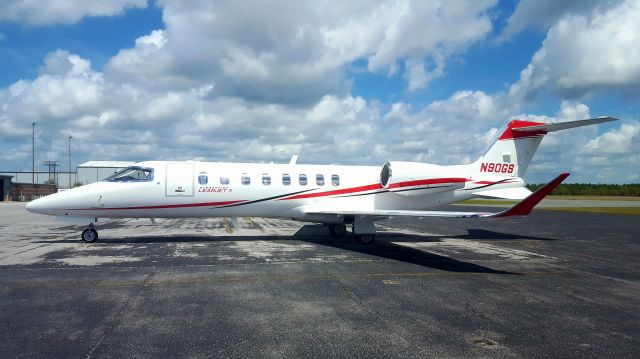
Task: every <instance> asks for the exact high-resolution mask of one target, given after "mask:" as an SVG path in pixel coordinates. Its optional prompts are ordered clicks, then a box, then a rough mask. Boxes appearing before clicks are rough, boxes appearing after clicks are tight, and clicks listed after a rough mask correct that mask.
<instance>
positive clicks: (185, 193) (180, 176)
mask: <svg viewBox="0 0 640 359" xmlns="http://www.w3.org/2000/svg"><path fill="white" fill-rule="evenodd" d="M166 170H167V171H166V174H167V175H166V178H167V180H166V192H165V195H166V196H167V197H192V196H193V163H167V169H166Z"/></svg>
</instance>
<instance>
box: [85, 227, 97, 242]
mask: <svg viewBox="0 0 640 359" xmlns="http://www.w3.org/2000/svg"><path fill="white" fill-rule="evenodd" d="M97 240H98V231H96V230H95V229H93V228H87V229H85V230H84V231H82V241H83V242H87V243H93V242H95V241H97Z"/></svg>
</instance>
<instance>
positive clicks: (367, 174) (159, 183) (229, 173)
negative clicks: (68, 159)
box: [28, 161, 523, 223]
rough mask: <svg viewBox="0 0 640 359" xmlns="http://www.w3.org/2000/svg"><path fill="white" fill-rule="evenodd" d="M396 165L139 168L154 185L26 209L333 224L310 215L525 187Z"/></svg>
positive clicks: (407, 206)
mask: <svg viewBox="0 0 640 359" xmlns="http://www.w3.org/2000/svg"><path fill="white" fill-rule="evenodd" d="M392 165H393V176H392V177H391V180H390V181H389V182H388V183H385V185H384V186H383V185H382V184H381V167H379V166H338V165H299V164H256V163H213V162H195V161H186V162H176V161H150V162H140V163H137V164H136V166H139V167H140V168H145V169H149V170H150V171H152V172H150V173H151V175H150V178H144V179H143V180H127V179H126V178H125V179H123V180H121V181H115V182H111V181H102V182H97V183H93V184H89V185H85V186H82V187H78V188H74V189H71V190H68V191H64V192H60V193H56V194H54V195H50V196H47V197H44V198H41V199H38V200H36V201H33V202H31V203H30V204H29V205H28V209H29V210H31V211H33V212H37V213H42V214H50V215H60V216H70V217H87V218H172V217H224V216H256V217H284V218H294V219H297V220H302V221H312V222H324V223H332V222H342V221H344V219H343V218H333V217H331V216H318V215H312V214H309V213H310V212H318V211H322V210H327V209H331V210H339V211H370V210H393V209H402V210H424V209H428V208H432V207H435V206H438V205H444V204H450V203H454V202H458V201H462V200H466V199H470V198H474V197H475V196H477V193H479V192H482V191H484V190H496V189H504V188H516V187H522V186H523V181H522V179H520V178H518V177H508V178H507V179H505V177H504V176H501V177H497V176H494V175H491V174H483V175H482V176H481V177H480V176H479V175H478V174H474V175H472V173H471V172H470V171H469V170H468V169H469V166H465V165H463V166H438V165H429V164H420V163H416V164H412V163H408V162H398V163H392ZM301 176H302V178H301ZM305 176H306V183H305V181H304V177H305ZM247 179H248V180H247Z"/></svg>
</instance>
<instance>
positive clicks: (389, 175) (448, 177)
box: [380, 161, 467, 196]
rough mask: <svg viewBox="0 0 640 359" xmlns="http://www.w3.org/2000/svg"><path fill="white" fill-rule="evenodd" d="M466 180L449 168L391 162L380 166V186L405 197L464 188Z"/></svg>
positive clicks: (426, 164) (417, 163)
mask: <svg viewBox="0 0 640 359" xmlns="http://www.w3.org/2000/svg"><path fill="white" fill-rule="evenodd" d="M466 181H467V180H466V178H464V177H462V176H460V175H457V174H456V173H454V171H452V170H451V169H450V168H449V167H446V166H439V165H432V164H428V163H420V162H400V161H392V162H387V163H385V164H384V165H382V169H381V170H380V185H382V187H384V188H386V189H387V190H389V192H394V193H398V194H402V195H405V196H418V195H423V194H428V193H437V192H443V191H448V190H453V189H457V188H462V187H464V183H465V182H466Z"/></svg>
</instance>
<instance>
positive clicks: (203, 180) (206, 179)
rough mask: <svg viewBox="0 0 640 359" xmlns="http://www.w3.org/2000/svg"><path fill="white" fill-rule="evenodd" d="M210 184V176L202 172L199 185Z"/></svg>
mask: <svg viewBox="0 0 640 359" xmlns="http://www.w3.org/2000/svg"><path fill="white" fill-rule="evenodd" d="M208 182H209V176H207V172H200V174H199V175H198V183H199V184H200V185H202V186H204V185H206V184H207V183H208Z"/></svg>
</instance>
